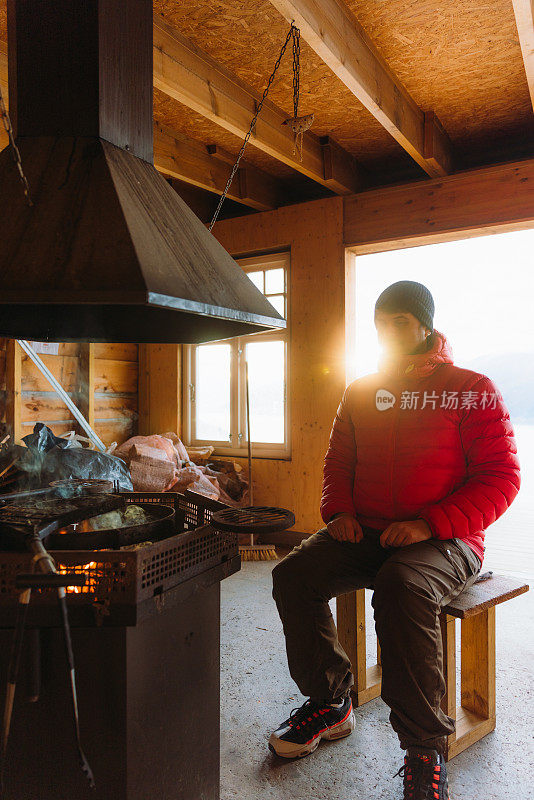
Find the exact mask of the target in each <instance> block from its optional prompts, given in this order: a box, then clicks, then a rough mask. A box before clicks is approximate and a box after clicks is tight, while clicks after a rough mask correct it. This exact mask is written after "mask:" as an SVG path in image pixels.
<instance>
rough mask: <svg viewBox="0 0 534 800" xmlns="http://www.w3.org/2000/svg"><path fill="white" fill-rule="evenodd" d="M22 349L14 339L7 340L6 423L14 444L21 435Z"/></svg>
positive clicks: (17, 442)
mask: <svg viewBox="0 0 534 800" xmlns="http://www.w3.org/2000/svg"><path fill="white" fill-rule="evenodd" d="M22 371H23V370H22V350H21V347H20V345H19V344H18V343H17V342H16V341H15V340H14V339H8V340H7V347H6V424H7V429H8V433H10V434H11V437H12V442H13V443H14V444H19V443H20V438H21V436H22V419H21V404H20V398H21V386H22Z"/></svg>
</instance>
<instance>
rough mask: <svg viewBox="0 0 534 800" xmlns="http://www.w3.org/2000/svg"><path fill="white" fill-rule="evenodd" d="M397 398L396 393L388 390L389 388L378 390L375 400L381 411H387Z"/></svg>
mask: <svg viewBox="0 0 534 800" xmlns="http://www.w3.org/2000/svg"><path fill="white" fill-rule="evenodd" d="M396 399H397V398H396V397H395V395H394V394H391V392H388V390H387V389H377V390H376V397H375V402H376V407H377V409H378V410H379V411H387V409H388V408H393V406H394V405H395V401H396Z"/></svg>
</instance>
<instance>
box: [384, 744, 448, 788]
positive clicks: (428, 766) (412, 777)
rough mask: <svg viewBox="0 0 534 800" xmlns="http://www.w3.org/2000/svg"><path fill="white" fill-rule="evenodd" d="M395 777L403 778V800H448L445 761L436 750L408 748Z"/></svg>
mask: <svg viewBox="0 0 534 800" xmlns="http://www.w3.org/2000/svg"><path fill="white" fill-rule="evenodd" d="M395 775H400V776H401V777H402V778H404V800H450V797H449V786H448V783H447V767H446V766H445V759H444V758H443V756H442V755H441V754H440V753H438V751H437V750H423V749H421V750H418V749H417V748H410V749H409V750H408V751H407V754H406V755H405V757H404V764H403V766H402V767H401V768H400V769H399V771H398V772H397V773H395Z"/></svg>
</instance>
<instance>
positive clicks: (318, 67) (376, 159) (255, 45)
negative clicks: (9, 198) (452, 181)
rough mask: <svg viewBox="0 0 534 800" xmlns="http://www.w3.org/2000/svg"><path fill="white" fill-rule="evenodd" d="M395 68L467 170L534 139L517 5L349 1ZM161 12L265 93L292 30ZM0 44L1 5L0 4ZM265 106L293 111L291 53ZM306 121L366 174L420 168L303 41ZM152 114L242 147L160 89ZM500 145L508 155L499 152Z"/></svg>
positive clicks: (255, 9)
mask: <svg viewBox="0 0 534 800" xmlns="http://www.w3.org/2000/svg"><path fill="white" fill-rule="evenodd" d="M345 3H346V5H347V6H348V7H349V8H350V9H351V11H352V12H353V13H354V15H355V17H356V18H357V19H358V21H359V22H360V24H361V25H362V27H363V28H364V29H365V30H366V32H367V34H368V35H369V37H370V38H371V39H372V40H373V41H374V43H375V45H376V46H377V48H378V50H379V52H380V53H381V54H382V56H383V57H384V58H385V60H386V61H387V63H388V64H389V66H390V67H391V69H392V70H393V71H394V72H395V73H396V74H397V76H398V78H399V79H400V80H401V81H402V82H403V83H404V85H405V86H406V88H407V89H408V91H409V92H410V93H411V94H412V96H413V97H414V99H415V101H416V102H417V103H418V104H419V105H420V107H421V108H422V109H424V110H426V109H433V110H434V111H435V112H436V114H437V115H438V117H439V118H440V119H441V121H442V123H443V125H444V127H445V129H446V130H447V132H448V134H449V136H450V137H451V139H452V140H453V143H454V145H455V148H456V150H457V152H458V153H460V155H463V156H464V161H465V165H469V163H476V162H477V161H479V162H480V161H482V162H483V160H484V156H483V154H484V152H486V153H488V154H489V153H492V158H493V159H494V160H499V155H500V159H501V160H502V159H505V158H506V157H507V148H508V152H511V151H512V146H513V144H514V143H517V142H521V141H522V142H528V141H531V142H532V141H534V116H533V114H532V109H531V106H530V101H529V95H528V89H527V83H526V79H525V74H524V67H523V61H522V58H521V51H520V48H519V41H518V36H517V30H516V25H515V18H514V15H513V8H512V2H511V0H486V2H480V3H476V2H473V0H418V2H411V3H407V2H406V0H345ZM154 10H155V11H156V12H157V13H160V14H162V15H163V17H164V18H165V19H166V20H167V22H169V24H171V25H174V26H175V27H176V28H177V29H178V30H180V32H181V33H182V34H184V35H185V36H187V37H189V38H190V39H191V40H192V41H193V42H194V43H195V44H196V45H197V46H198V47H199V48H201V49H202V50H204V51H205V52H206V53H208V54H209V55H210V56H211V57H212V58H214V59H216V60H217V61H219V62H220V63H221V64H222V65H223V66H224V67H226V68H227V69H228V70H229V71H231V72H233V73H235V74H236V75H237V76H238V77H239V78H240V79H241V80H243V81H245V82H246V83H248V84H249V85H251V86H252V87H253V88H254V89H256V90H257V91H258V92H262V91H263V89H264V87H265V85H266V82H267V79H268V76H269V75H270V73H271V70H272V68H273V65H274V62H275V61H276V58H277V57H278V54H279V51H280V47H281V45H282V43H283V41H284V39H285V36H286V34H287V30H288V24H287V22H286V21H285V19H283V18H282V16H281V15H280V14H279V13H278V12H277V11H276V10H275V9H274V7H273V6H272V5H271V3H270V2H269V0H246V1H245V0H154ZM0 38H1V39H3V40H4V41H5V40H6V38H7V33H6V0H0ZM269 96H270V99H271V100H272V101H273V102H274V103H276V104H277V105H278V106H280V107H281V108H283V109H284V110H286V111H287V113H288V115H289V114H290V113H292V75H291V54H290V48H288V50H287V51H286V54H285V56H284V59H283V61H282V64H281V66H280V69H279V72H278V75H277V78H276V81H275V83H274V85H273V86H272V88H271V91H270V95H269ZM300 109H301V111H302V113H306V114H307V113H310V112H313V113H314V114H315V122H314V125H313V132H314V133H316V134H317V135H331V136H332V137H333V138H334V139H335V140H337V141H338V142H339V143H340V144H341V145H342V146H344V147H345V148H346V149H347V150H349V151H350V152H351V153H353V154H354V155H355V156H356V158H358V159H359V160H360V161H361V163H362V164H365V165H366V166H367V167H369V168H370V169H371V170H374V169H380V170H381V171H382V172H386V173H387V170H388V169H390V168H391V169H395V171H401V172H402V171H404V172H406V175H409V174H410V173H411V174H412V175H414V176H415V175H421V176H422V173H421V171H420V169H419V168H418V167H417V166H416V165H415V163H414V162H413V161H412V159H410V158H409V156H407V155H406V153H405V152H404V151H403V150H402V148H400V146H399V145H398V144H397V143H396V142H395V141H394V140H393V139H392V137H391V136H389V134H387V133H386V132H385V131H384V129H383V128H382V127H381V126H380V125H379V124H378V123H377V122H376V120H375V119H374V118H373V117H372V116H371V115H370V114H369V113H368V112H367V111H366V109H364V108H363V107H362V106H361V104H360V103H359V102H358V101H357V100H355V98H354V97H353V96H352V95H351V94H350V92H349V91H348V90H347V89H346V87H345V86H344V85H343V84H342V83H341V82H340V81H339V80H338V79H337V78H335V76H334V75H333V74H332V73H331V71H330V70H329V69H328V67H326V66H325V65H324V64H323V62H322V61H321V60H320V59H319V58H318V57H317V56H316V55H315V53H314V52H313V51H312V50H311V48H309V47H308V45H307V44H306V43H305V42H302V43H301V105H300ZM154 112H155V117H156V118H157V119H159V120H160V121H161V122H162V123H164V124H167V125H169V126H171V127H175V128H176V129H177V130H179V131H181V132H184V133H187V134H189V135H190V136H191V137H192V138H194V139H197V140H199V141H203V142H205V143H210V142H213V143H216V144H219V145H221V146H222V147H225V148H226V149H227V150H228V151H229V152H231V153H237V151H238V149H239V147H240V145H241V140H240V139H238V138H237V137H235V136H233V135H232V134H229V133H227V132H225V131H223V130H222V129H221V128H219V127H218V126H217V125H215V124H214V123H210V122H209V121H207V120H205V119H204V118H202V117H200V116H199V115H197V114H195V113H194V112H192V111H190V110H189V109H187V108H185V107H183V106H181V105H180V104H179V103H176V102H175V101H173V100H171V99H169V98H167V97H166V96H164V95H162V94H161V93H159V92H155V101H154ZM498 148H501V153H499V150H498ZM246 157H247V159H248V160H249V161H250V162H251V163H254V164H256V165H257V166H258V167H261V168H262V169H265V170H266V171H268V172H271V173H272V174H275V175H278V176H280V177H290V176H293V179H296V173H295V172H293V170H291V169H290V168H288V167H285V166H284V165H282V164H281V163H279V162H277V161H276V160H274V159H272V158H271V157H269V156H267V155H265V154H263V153H262V152H261V151H259V150H257V149H256V148H254V147H253V146H249V147H248V148H247V152H246Z"/></svg>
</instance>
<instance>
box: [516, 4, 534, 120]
mask: <svg viewBox="0 0 534 800" xmlns="http://www.w3.org/2000/svg"><path fill="white" fill-rule="evenodd" d="M512 3H513V5H514V14H515V21H516V24H517V32H518V34H519V44H520V45H521V53H522V54H523V63H524V65H525V72H526V75H527V83H528V90H529V92H530V100H531V103H532V108H533V109H534V0H512Z"/></svg>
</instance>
